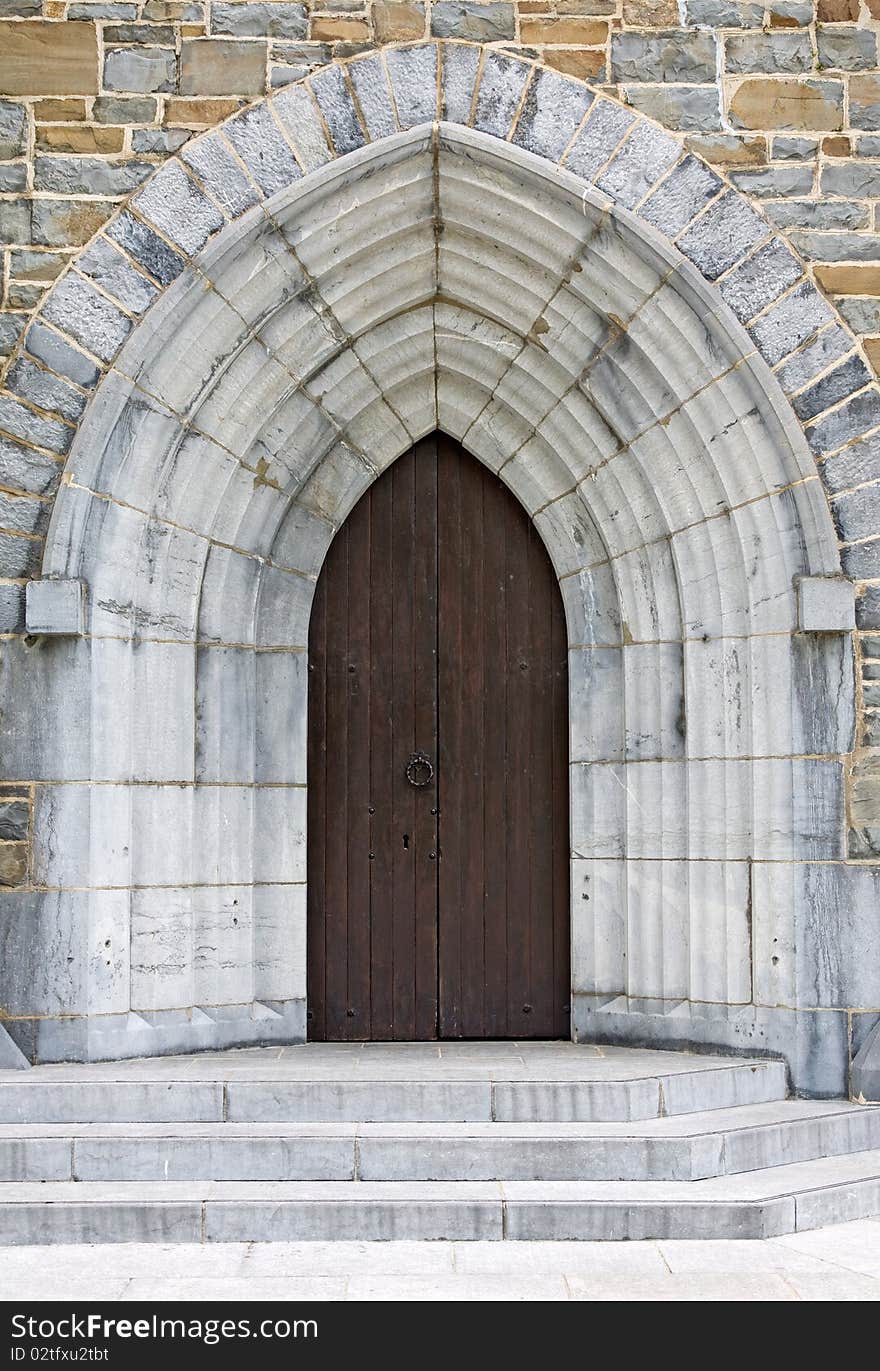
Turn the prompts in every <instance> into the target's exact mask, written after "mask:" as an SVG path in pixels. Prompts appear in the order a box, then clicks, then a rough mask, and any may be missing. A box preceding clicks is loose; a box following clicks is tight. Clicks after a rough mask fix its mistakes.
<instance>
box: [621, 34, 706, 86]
mask: <svg viewBox="0 0 880 1371" xmlns="http://www.w3.org/2000/svg"><path fill="white" fill-rule="evenodd" d="M611 78H612V80H614V81H621V82H630V81H675V82H681V83H685V84H687V83H690V84H696V83H699V82H702V81H706V82H710V81H714V80H715V41H714V39H713V37H712V35H711V34H708V33H683V32H682V31H681V30H679V29H671V30H669V31H668V32H666V33H656V34H655V33H646V34H642V33H631V32H625V33H615V34H612V35H611Z"/></svg>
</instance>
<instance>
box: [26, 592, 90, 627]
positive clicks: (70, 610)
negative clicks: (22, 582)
mask: <svg viewBox="0 0 880 1371" xmlns="http://www.w3.org/2000/svg"><path fill="white" fill-rule="evenodd" d="M84 629H85V584H84V583H83V582H82V581H50V580H44V581H29V582H28V586H27V631H28V633H34V634H73V635H76V634H80V633H83V632H84Z"/></svg>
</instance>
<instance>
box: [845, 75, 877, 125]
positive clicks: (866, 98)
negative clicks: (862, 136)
mask: <svg viewBox="0 0 880 1371" xmlns="http://www.w3.org/2000/svg"><path fill="white" fill-rule="evenodd" d="M849 121H850V123H851V124H852V126H853V128H855V129H871V130H874V129H880V76H875V75H871V76H867V75H866V76H852V77H851V78H850V82H849Z"/></svg>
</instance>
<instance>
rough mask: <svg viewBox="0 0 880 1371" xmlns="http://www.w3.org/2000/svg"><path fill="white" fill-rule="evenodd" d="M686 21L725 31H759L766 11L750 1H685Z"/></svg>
mask: <svg viewBox="0 0 880 1371" xmlns="http://www.w3.org/2000/svg"><path fill="white" fill-rule="evenodd" d="M676 17H677V16H676ZM685 20H686V22H687V23H688V24H707V25H711V26H712V27H718V28H723V29H727V28H742V29H747V28H754V29H758V28H760V27H761V24H762V23H763V20H764V9H763V6H762V5H759V4H753V3H748V0H745V3H742V2H741V0H685Z"/></svg>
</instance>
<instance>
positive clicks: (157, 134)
mask: <svg viewBox="0 0 880 1371" xmlns="http://www.w3.org/2000/svg"><path fill="white" fill-rule="evenodd" d="M191 137H192V133H191V132H190V130H189V129H133V130H132V135H131V150H132V152H141V153H146V154H147V155H148V156H154V157H167V156H169V155H170V154H171V153H172V152H177V151H178V150H179V149H180V148H182V147H183V145H184V143H187V142H188V141H189V139H190V138H191Z"/></svg>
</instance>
